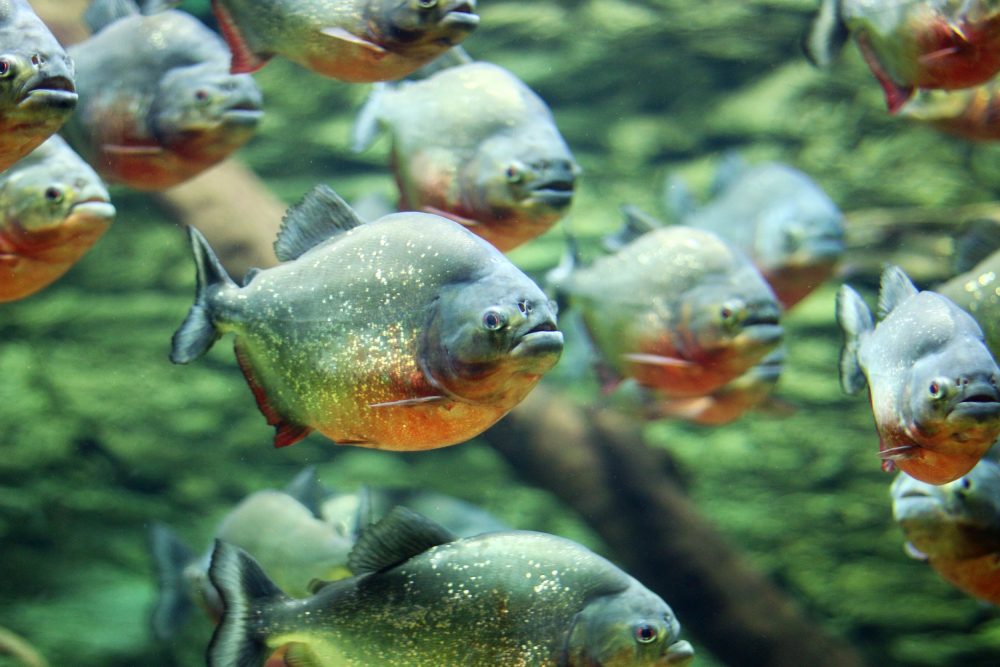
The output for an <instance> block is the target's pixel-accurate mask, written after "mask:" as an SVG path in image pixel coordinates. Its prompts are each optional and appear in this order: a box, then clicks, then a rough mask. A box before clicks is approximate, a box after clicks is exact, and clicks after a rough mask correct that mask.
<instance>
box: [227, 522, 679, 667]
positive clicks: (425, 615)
mask: <svg viewBox="0 0 1000 667" xmlns="http://www.w3.org/2000/svg"><path fill="white" fill-rule="evenodd" d="M349 565H350V567H351V569H352V570H353V571H354V572H355V574H356V576H354V577H352V578H350V579H344V580H341V581H339V582H333V583H330V584H327V585H325V586H321V587H316V589H315V592H314V594H313V595H312V596H311V597H309V598H306V599H304V600H298V599H294V598H290V597H288V596H287V595H285V593H283V592H282V591H281V590H280V588H279V587H277V586H276V585H275V584H274V583H272V582H271V580H270V579H269V578H268V577H267V575H266V574H265V572H264V570H262V569H261V568H260V566H259V565H258V564H257V563H256V562H254V560H253V559H252V558H251V557H250V556H248V555H247V554H246V553H244V552H243V551H241V550H239V549H238V548H236V547H233V546H232V545H229V544H226V543H225V542H217V543H216V547H215V552H214V554H213V555H212V567H211V569H210V571H209V574H210V576H211V577H212V581H213V582H214V583H215V585H216V587H218V588H219V590H220V591H221V592H222V597H223V601H224V603H225V609H226V611H225V615H224V616H223V619H222V622H221V623H220V625H219V626H218V627H217V628H216V631H215V635H214V636H213V637H212V642H211V644H210V645H209V648H208V665H209V667H237V665H238V666H240V667H259V665H261V664H262V661H263V658H264V656H266V655H267V654H269V653H270V652H271V651H272V650H273V649H274V648H275V647H278V646H281V645H282V644H289V647H288V651H287V654H286V660H287V661H288V662H289V663H290V664H293V665H296V666H297V667H497V666H498V665H537V666H538V667H557V666H563V667H592V666H593V665H607V666H608V667H611V666H612V665H614V666H615V667H626V666H635V667H654V666H656V667H666V666H671V667H678V666H682V665H688V664H690V662H691V660H692V659H693V655H694V650H693V649H692V648H691V645H690V644H689V643H688V642H686V641H684V640H678V635H679V634H680V624H679V623H678V622H677V619H676V617H675V616H674V614H673V612H672V611H671V609H670V607H669V606H667V604H666V603H665V602H664V601H663V600H662V599H660V598H659V597H658V596H657V595H656V594H654V593H653V592H651V591H650V590H649V589H647V588H646V587H644V586H643V585H642V584H640V583H639V582H638V581H636V580H635V579H633V578H632V577H630V576H629V575H628V574H626V573H625V572H622V571H621V570H620V569H618V568H617V567H615V566H614V565H612V564H611V563H609V562H608V561H607V560H605V559H603V558H601V557H600V556H597V555H596V554H594V553H592V552H591V551H588V550H587V549H585V548H584V547H582V546H580V545H579V544H576V543H575V542H571V541H569V540H566V539H563V538H560V537H555V536H553V535H547V534H545V533H535V532H530V531H504V532H497V533H488V534H486V535H480V536H477V537H470V538H462V539H456V538H455V537H454V535H452V534H451V533H449V532H448V531H447V530H445V529H444V528H442V527H441V526H439V525H437V524H435V523H433V522H431V521H430V520H429V519H426V518H425V517H423V516H421V515H419V514H417V513H415V512H412V511H410V510H407V509H405V508H396V509H395V510H393V511H392V512H391V513H390V514H389V515H387V516H386V517H385V518H384V519H382V520H381V521H379V522H378V523H377V524H375V525H374V526H373V527H372V528H370V529H369V530H367V531H365V532H364V533H363V534H362V535H361V538H360V539H359V540H358V543H357V545H356V546H355V547H354V550H353V551H352V552H351V556H350V560H349Z"/></svg>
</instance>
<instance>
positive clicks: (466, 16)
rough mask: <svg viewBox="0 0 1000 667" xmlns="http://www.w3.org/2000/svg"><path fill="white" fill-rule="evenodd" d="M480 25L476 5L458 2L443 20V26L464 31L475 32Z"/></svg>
mask: <svg viewBox="0 0 1000 667" xmlns="http://www.w3.org/2000/svg"><path fill="white" fill-rule="evenodd" d="M478 25H479V15H478V14H476V3H474V2H469V1H468V0H466V1H465V2H458V3H456V4H455V6H454V7H451V8H450V9H449V10H448V13H447V14H445V15H444V17H442V18H441V26H443V27H447V28H452V29H456V30H462V31H471V30H475V29H476V27H477V26H478Z"/></svg>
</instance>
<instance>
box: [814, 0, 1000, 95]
mask: <svg viewBox="0 0 1000 667" xmlns="http://www.w3.org/2000/svg"><path fill="white" fill-rule="evenodd" d="M851 36H853V37H854V41H855V42H856V43H857V45H858V48H859V49H860V50H861V55H862V56H863V57H864V59H865V62H866V63H867V64H868V67H869V68H870V69H871V71H872V74H874V75H875V78H876V79H877V80H878V82H879V84H880V85H881V86H882V90H883V91H884V93H885V100H886V105H887V106H888V108H889V113H896V112H897V111H899V109H900V108H901V107H902V106H903V105H904V104H905V103H906V101H907V100H909V99H910V97H911V96H912V95H913V93H914V91H915V90H916V89H918V88H943V89H947V90H953V89H957V88H969V87H972V86H976V85H979V84H981V83H986V82H987V81H989V80H990V79H992V78H993V76H994V75H996V73H997V72H998V71H1000V2H998V1H997V0H822V2H821V6H820V10H819V12H818V14H817V16H816V20H815V21H814V23H813V27H812V30H811V32H810V34H809V36H808V37H807V39H806V43H805V49H806V53H807V55H808V56H809V57H810V59H811V60H812V61H813V62H814V63H816V64H817V65H820V66H826V65H828V64H829V63H830V62H831V61H832V60H833V58H834V56H835V54H836V52H837V51H838V50H839V49H840V47H841V46H843V44H844V43H845V42H846V41H847V39H848V38H849V37H851Z"/></svg>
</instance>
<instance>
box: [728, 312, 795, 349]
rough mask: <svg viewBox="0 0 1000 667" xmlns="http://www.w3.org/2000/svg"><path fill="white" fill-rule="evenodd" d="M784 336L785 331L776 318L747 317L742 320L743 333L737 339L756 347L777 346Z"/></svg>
mask: <svg viewBox="0 0 1000 667" xmlns="http://www.w3.org/2000/svg"><path fill="white" fill-rule="evenodd" d="M784 336H785V329H784V327H782V326H781V324H779V323H778V318H777V317H771V316H753V315H751V316H749V317H747V318H746V319H745V320H743V331H742V332H740V334H739V336H738V337H739V338H741V339H743V340H746V341H752V342H753V343H756V344H758V345H777V344H778V343H780V342H781V339H782V338H784Z"/></svg>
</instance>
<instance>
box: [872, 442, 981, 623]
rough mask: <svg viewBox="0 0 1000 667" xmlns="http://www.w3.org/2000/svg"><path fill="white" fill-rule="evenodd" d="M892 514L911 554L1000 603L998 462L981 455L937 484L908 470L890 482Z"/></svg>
mask: <svg viewBox="0 0 1000 667" xmlns="http://www.w3.org/2000/svg"><path fill="white" fill-rule="evenodd" d="M890 493H891V496H892V516H893V518H894V519H895V520H896V523H898V524H899V526H900V527H901V528H902V529H903V534H904V535H905V536H906V540H907V543H906V549H907V553H909V554H910V555H911V556H912V557H913V558H916V559H918V560H925V561H927V563H928V564H929V565H930V566H931V567H933V568H934V569H935V570H936V571H937V573H938V574H940V575H941V577H943V578H944V579H945V580H946V581H948V582H949V583H951V584H952V585H953V586H955V587H956V588H958V589H959V590H961V591H963V592H964V593H967V594H968V595H971V596H973V597H976V598H979V599H980V600H984V601H986V602H990V603H992V604H1000V464H998V463H997V461H996V454H995V453H991V454H990V455H988V456H987V457H986V458H983V459H982V460H981V461H980V462H979V463H977V464H976V466H975V467H974V468H973V469H972V470H970V471H969V472H968V473H966V474H965V475H963V476H962V477H959V478H958V479H956V480H954V481H952V482H948V483H947V484H942V485H940V486H934V485H932V484H927V483H926V482H920V481H917V480H915V479H913V478H912V477H910V476H908V475H899V476H897V477H896V479H895V481H893V483H892V488H891V491H890Z"/></svg>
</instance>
